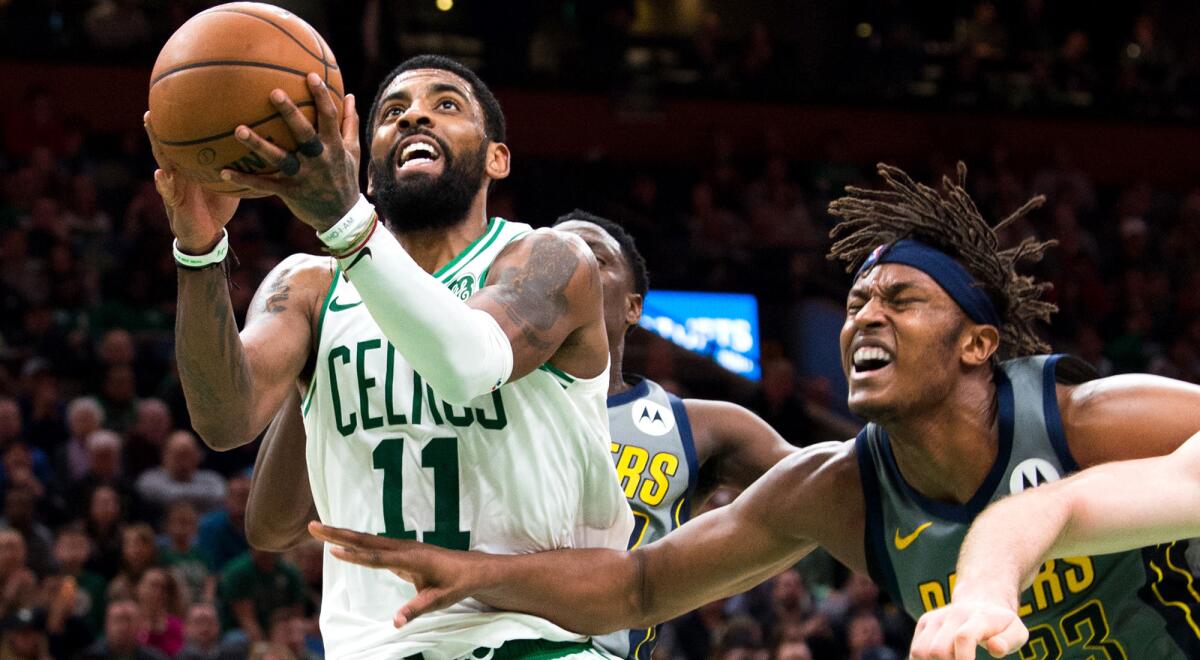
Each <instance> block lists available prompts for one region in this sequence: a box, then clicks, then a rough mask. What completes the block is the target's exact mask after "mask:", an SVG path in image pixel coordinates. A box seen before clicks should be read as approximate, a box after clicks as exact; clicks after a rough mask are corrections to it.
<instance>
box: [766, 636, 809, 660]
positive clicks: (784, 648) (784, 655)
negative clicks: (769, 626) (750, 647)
mask: <svg viewBox="0 0 1200 660" xmlns="http://www.w3.org/2000/svg"><path fill="white" fill-rule="evenodd" d="M771 660H813V655H812V651H811V650H810V649H809V648H808V644H806V643H805V642H804V640H800V639H796V640H784V641H781V642H779V643H778V644H776V645H775V651H774V653H772V654H771Z"/></svg>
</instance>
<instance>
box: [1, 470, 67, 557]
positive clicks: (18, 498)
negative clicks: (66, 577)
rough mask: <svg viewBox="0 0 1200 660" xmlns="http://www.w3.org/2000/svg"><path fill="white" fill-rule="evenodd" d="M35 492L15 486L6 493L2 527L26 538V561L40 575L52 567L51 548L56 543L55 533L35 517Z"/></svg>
mask: <svg viewBox="0 0 1200 660" xmlns="http://www.w3.org/2000/svg"><path fill="white" fill-rule="evenodd" d="M35 503H36V500H35V498H34V494H33V493H31V492H30V491H29V490H26V489H19V488H13V489H10V490H9V491H8V492H7V493H5V494H4V517H3V518H0V529H4V530H14V531H16V532H17V533H19V534H20V535H21V537H22V538H23V539H24V540H25V548H26V550H27V552H28V555H27V559H26V563H27V565H28V566H29V567H30V568H31V569H33V572H34V573H37V574H38V575H45V574H46V573H47V572H48V571H49V569H50V548H51V547H52V546H53V545H54V534H52V533H51V532H50V529H49V528H48V527H46V526H45V525H43V524H42V523H41V522H38V521H37V520H36V519H34V504H35Z"/></svg>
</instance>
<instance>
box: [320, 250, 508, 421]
mask: <svg viewBox="0 0 1200 660" xmlns="http://www.w3.org/2000/svg"><path fill="white" fill-rule="evenodd" d="M339 264H340V265H341V267H342V271H343V272H345V273H346V275H347V276H348V277H349V278H350V281H351V282H353V283H354V286H355V288H357V289H358V292H359V294H360V295H361V296H362V299H363V302H364V303H365V304H366V306H367V309H368V310H369V311H370V312H371V316H372V317H374V319H375V322H376V323H377V324H378V325H379V328H380V329H381V330H383V334H384V336H385V337H387V339H388V341H390V342H391V343H392V345H393V346H395V347H396V350H397V351H399V352H400V354H401V355H403V356H404V358H405V359H406V360H408V363H409V364H411V365H412V367H413V369H414V370H416V372H417V373H419V374H421V377H422V378H423V379H425V382H427V383H429V385H430V386H431V387H433V389H434V391H435V392H437V394H438V396H439V397H441V398H442V399H444V400H446V401H447V402H449V403H452V404H455V405H463V404H465V403H467V402H468V401H470V400H472V399H474V398H475V397H477V396H480V395H483V394H487V393H489V392H491V391H492V390H494V389H496V388H498V387H500V386H501V385H503V384H504V383H505V382H506V381H507V380H508V377H509V376H510V375H512V368H513V351H512V344H511V343H509V341H508V336H507V335H505V334H504V330H503V329H501V328H500V324H499V323H497V322H496V319H494V318H492V315H491V314H488V313H487V312H485V311H483V310H478V309H474V308H471V307H468V306H467V304H466V303H465V302H464V301H462V300H460V299H459V298H458V296H456V295H454V294H453V293H451V292H450V290H449V289H447V288H446V287H445V285H443V284H442V283H441V282H438V281H437V280H436V279H434V278H433V276H431V275H430V274H429V273H426V272H425V271H424V270H422V269H421V267H420V266H418V265H417V262H415V261H413V258H412V257H411V256H409V254H408V252H406V251H405V250H404V248H403V247H402V246H401V245H400V242H399V241H398V240H396V237H395V236H393V235H392V233H391V232H390V231H388V230H387V229H386V228H384V227H376V231H375V232H374V233H373V234H372V235H371V237H370V239H369V240H368V241H367V242H366V244H365V245H364V246H363V247H362V248H361V249H359V250H356V251H355V252H354V253H352V254H350V255H347V256H345V257H342V258H340V259H339Z"/></svg>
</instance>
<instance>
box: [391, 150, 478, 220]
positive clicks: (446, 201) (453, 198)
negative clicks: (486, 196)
mask: <svg viewBox="0 0 1200 660" xmlns="http://www.w3.org/2000/svg"><path fill="white" fill-rule="evenodd" d="M415 133H420V134H421V135H424V136H425V137H428V138H430V139H431V140H434V141H436V142H437V144H438V147H439V148H440V149H441V152H442V154H441V158H442V160H443V162H444V165H443V168H442V173H441V175H440V176H436V177H435V176H431V175H429V174H425V173H420V174H414V175H411V176H406V177H403V178H402V177H400V176H398V175H397V170H396V166H395V163H396V152H397V150H398V149H399V148H400V142H399V141H397V142H396V145H395V146H393V147H392V148H391V150H389V151H388V155H387V160H386V161H385V162H383V163H380V162H376V163H375V167H374V168H373V169H374V172H373V174H372V177H371V185H372V187H373V188H374V189H375V204H376V206H377V208H378V209H379V214H380V217H381V218H382V219H383V220H384V221H385V223H386V224H387V225H388V226H389V227H391V228H392V230H394V231H396V232H399V233H407V232H417V231H428V230H431V229H444V228H446V227H452V226H454V225H456V224H458V223H459V222H461V221H462V219H463V218H464V217H465V216H466V214H467V211H468V210H470V208H471V202H473V201H474V200H475V195H476V194H477V193H478V192H479V184H480V182H481V181H482V180H483V174H484V168H485V163H484V161H485V157H486V156H487V147H488V142H487V140H484V142H483V144H481V145H480V147H479V150H478V151H476V152H475V153H468V154H465V155H463V156H461V157H460V156H454V155H452V154H451V152H450V149H449V147H448V146H447V145H446V143H445V142H443V141H442V140H441V139H439V138H438V137H436V136H434V135H433V134H432V133H428V132H426V131H413V132H412V133H409V134H406V135H404V136H403V137H405V138H406V137H409V135H411V134H415ZM402 139H403V138H402Z"/></svg>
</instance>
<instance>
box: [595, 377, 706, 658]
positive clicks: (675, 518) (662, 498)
mask: <svg viewBox="0 0 1200 660" xmlns="http://www.w3.org/2000/svg"><path fill="white" fill-rule="evenodd" d="M629 380H631V381H635V380H636V383H635V384H634V386H633V387H632V388H631V389H628V390H626V391H624V392H621V393H620V394H614V395H613V396H610V397H608V428H609V433H610V435H611V437H612V444H611V445H610V446H609V449H610V450H611V451H612V458H613V462H614V463H615V464H616V466H617V479H619V480H620V481H619V483H620V485H621V488H623V489H624V493H625V497H626V499H628V500H629V506H630V508H632V509H633V518H634V520H633V534H632V535H631V536H630V537H629V548H630V549H633V548H636V547H638V546H641V545H645V544H647V543H652V542H654V541H657V540H658V539H660V538H662V537H664V536H666V535H667V533H668V532H670V531H672V530H674V529H675V528H677V527H679V526H680V525H682V524H683V523H685V522H687V520H688V518H689V517H690V515H691V498H692V494H693V493H694V492H695V490H696V480H697V476H698V474H699V471H700V468H699V466H698V465H697V461H696V448H695V446H693V444H692V427H691V425H690V424H689V422H688V416H687V411H686V410H685V409H684V407H683V401H681V400H680V399H679V397H677V396H675V395H674V394H671V393H669V392H667V391H666V390H664V389H663V388H662V387H660V386H659V384H658V383H655V382H653V381H650V380H647V379H645V378H641V377H639V376H634V377H631V378H630V379H629ZM657 632H658V627H657V626H655V627H652V628H641V629H638V630H622V631H618V632H615V633H611V634H608V635H604V636H602V637H599V638H596V639H595V640H594V641H595V643H596V644H598V645H600V646H601V647H603V648H604V649H605V650H607V651H609V652H610V653H612V654H614V655H617V656H620V657H623V658H628V659H629V660H648V659H649V658H650V654H651V652H653V651H654V639H655V637H656V636H657Z"/></svg>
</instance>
